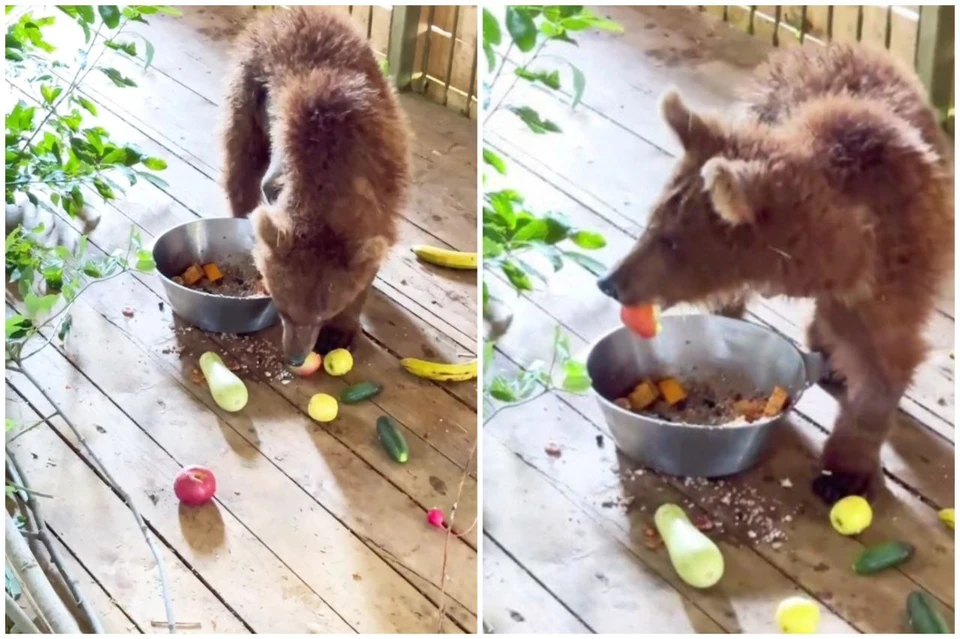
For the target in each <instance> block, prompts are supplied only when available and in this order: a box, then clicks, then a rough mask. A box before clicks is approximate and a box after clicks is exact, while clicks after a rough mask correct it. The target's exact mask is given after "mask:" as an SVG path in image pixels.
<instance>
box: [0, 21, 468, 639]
mask: <svg viewBox="0 0 960 639" xmlns="http://www.w3.org/2000/svg"><path fill="white" fill-rule="evenodd" d="M183 12H184V16H183V18H181V19H179V20H174V19H165V18H159V17H155V16H151V18H153V19H151V25H150V26H149V27H143V28H142V32H143V33H144V34H145V35H146V36H147V37H148V38H149V39H150V40H151V41H152V42H153V43H154V45H155V46H156V51H157V54H156V58H155V60H154V66H153V68H152V69H151V70H150V71H148V72H147V73H146V74H141V72H140V71H139V70H138V69H137V68H136V66H135V65H133V64H130V63H129V62H127V61H124V60H123V59H122V58H119V57H117V59H116V60H115V61H114V65H115V66H116V67H117V68H118V69H120V70H121V71H122V72H124V73H125V74H127V75H129V76H130V77H133V78H135V79H136V80H137V82H138V85H139V86H138V87H137V88H131V89H123V90H119V89H116V88H114V87H113V86H112V85H111V84H110V83H109V81H108V80H107V79H106V77H105V76H103V75H101V74H92V75H91V76H90V79H89V80H90V81H89V83H88V84H87V85H86V86H85V89H84V90H85V91H87V92H88V93H89V95H90V96H93V97H95V98H96V101H97V103H98V104H99V105H100V121H101V122H102V123H103V125H104V126H106V127H107V128H108V129H109V130H110V131H111V133H112V134H113V136H114V137H115V138H116V139H117V140H121V141H123V142H129V143H133V144H136V145H138V146H140V147H141V148H142V149H143V150H144V151H146V152H147V153H148V154H149V155H151V156H156V157H161V158H164V159H166V161H167V162H168V164H169V168H168V169H167V170H166V171H165V173H164V175H163V177H164V179H165V180H166V181H167V182H168V183H169V188H167V189H159V188H156V187H154V186H152V185H150V184H147V183H145V182H140V183H138V184H137V186H136V187H133V188H132V189H131V190H130V191H129V193H128V196H127V197H125V198H124V199H122V200H120V201H117V202H116V204H115V206H113V207H111V208H109V209H108V210H106V211H105V214H104V219H103V221H102V222H101V225H100V226H99V227H98V229H97V230H96V231H95V232H94V234H93V235H92V244H94V245H95V248H96V250H102V251H107V252H109V251H113V250H114V249H116V248H118V247H126V241H127V236H128V234H129V229H130V226H131V224H135V225H136V226H137V227H138V228H139V229H140V231H141V232H142V234H143V237H144V239H145V241H148V240H149V239H150V238H152V237H154V236H156V235H157V234H158V233H160V232H162V231H163V230H164V229H166V228H167V227H169V226H172V225H174V224H178V223H181V222H184V221H188V220H192V219H196V218H198V217H219V216H224V215H228V209H227V206H226V201H225V198H224V196H223V193H222V191H221V189H220V188H219V186H218V184H217V180H218V178H219V173H220V165H221V160H220V157H219V147H218V143H217V140H216V131H217V127H218V122H219V106H218V105H219V102H220V100H221V97H222V93H221V92H222V88H223V87H222V84H223V83H222V78H223V77H224V72H225V69H226V65H227V47H228V43H229V40H230V38H231V36H233V35H234V34H235V33H236V32H237V30H238V27H239V25H240V24H241V23H242V21H243V19H244V18H245V16H247V15H248V14H249V10H248V9H237V8H231V7H221V8H203V7H184V8H183ZM138 30H141V29H138ZM108 59H109V57H108ZM9 80H10V79H9V78H8V81H9ZM12 89H13V90H14V91H15V93H16V95H17V96H18V97H26V96H28V95H31V96H32V95H33V94H34V92H35V89H32V88H31V87H29V86H27V85H25V84H18V83H16V82H15V83H14V86H13V87H12ZM402 102H403V105H404V107H405V109H406V110H407V112H408V113H409V115H410V117H411V120H412V123H413V126H414V128H415V130H416V140H415V146H414V175H415V186H414V188H413V194H412V201H411V203H410V206H409V207H408V210H407V211H406V213H405V217H406V219H405V220H404V222H403V224H402V229H401V240H400V243H399V245H398V246H397V248H396V249H395V250H394V252H393V254H392V255H391V257H390V258H389V261H388V263H387V265H386V266H385V267H384V269H383V270H382V271H381V273H380V277H379V279H378V280H377V282H376V284H375V287H376V292H375V293H374V294H373V295H372V296H371V299H370V301H369V302H368V305H367V309H366V312H365V317H364V320H363V322H364V330H365V333H366V334H365V335H364V336H363V337H362V338H361V339H360V343H359V345H358V349H357V353H356V354H355V359H356V362H357V364H356V368H355V370H354V371H353V372H351V373H350V374H349V375H348V376H347V377H346V378H345V380H346V381H344V380H342V379H336V378H331V377H329V376H326V375H322V374H320V375H317V376H315V377H314V378H310V379H307V380H302V379H296V380H293V381H286V380H280V379H277V377H276V375H271V370H272V369H270V368H266V367H264V366H263V365H261V362H260V361H259V360H260V359H261V357H262V353H263V352H265V350H273V344H275V343H277V338H278V336H279V332H278V328H277V327H274V329H271V330H269V331H267V332H266V333H265V334H263V335H260V336H258V337H257V338H256V339H250V340H238V339H236V338H233V339H231V338H228V337H227V336H223V335H212V334H203V333H201V332H200V331H197V330H184V327H183V326H182V325H180V323H179V322H178V321H177V320H175V319H174V316H173V315H172V313H171V311H170V308H169V306H168V305H165V304H164V301H165V296H164V294H163V291H162V289H161V286H160V282H159V281H158V279H157V278H156V277H155V276H143V277H141V276H136V277H134V276H125V277H123V278H119V279H116V280H112V281H109V282H106V283H103V284H100V285H98V286H95V287H93V288H91V289H90V290H89V291H88V292H87V293H86V294H84V295H83V297H82V298H81V301H80V302H78V304H77V306H76V309H75V311H74V321H73V333H72V335H71V337H70V339H69V340H68V344H67V346H66V347H65V348H62V349H60V348H54V347H49V348H47V349H46V350H45V351H44V352H43V353H42V354H41V355H38V356H37V357H35V358H32V359H30V360H29V361H28V362H27V368H28V369H29V370H30V371H32V373H33V374H34V375H36V376H37V377H38V378H39V379H40V380H42V384H43V386H44V387H45V390H46V391H47V392H48V393H49V394H50V395H51V396H52V397H53V398H54V399H55V401H56V402H57V403H58V404H59V405H60V406H61V407H62V408H63V410H64V411H65V413H66V414H67V415H69V416H70V417H71V419H72V420H73V421H74V422H75V423H76V424H77V425H78V426H79V427H80V429H81V430H82V432H83V436H84V437H85V438H86V439H87V441H88V443H89V444H90V445H91V446H92V447H93V449H94V450H95V451H96V454H97V455H98V456H99V457H100V458H101V459H102V460H104V462H105V463H106V464H107V465H108V466H109V468H110V470H111V472H112V473H113V474H114V475H115V476H116V477H117V479H118V480H119V481H120V482H121V483H122V485H123V486H124V487H125V489H126V490H127V491H128V492H129V493H130V494H131V495H132V498H133V500H134V502H135V503H136V505H137V507H138V508H139V509H140V510H141V512H142V513H143V514H144V517H145V518H146V520H147V523H148V525H149V527H150V530H151V532H152V534H153V535H155V536H156V538H157V539H158V540H159V542H160V544H161V549H162V553H163V556H164V559H165V561H166V566H167V571H168V573H169V575H170V579H171V582H172V585H171V590H172V595H173V605H174V611H175V614H176V618H177V620H178V621H180V622H187V623H193V622H199V624H200V627H199V631H201V632H282V633H306V632H330V631H337V632H385V633H389V632H435V631H436V630H437V627H438V621H439V616H438V605H437V602H438V600H439V592H440V590H439V584H440V579H441V577H440V574H441V561H442V556H443V548H444V535H443V534H442V533H440V532H438V531H437V530H436V529H434V528H431V527H430V526H428V525H427V523H426V516H425V513H426V510H427V509H429V508H431V507H435V506H436V507H441V508H443V509H444V511H445V512H447V513H449V512H450V509H451V506H452V504H453V502H454V500H455V499H456V493H457V487H458V485H459V484H460V483H461V478H462V476H463V474H464V472H463V471H464V469H465V468H467V469H468V470H469V475H468V476H467V477H466V481H465V485H464V490H463V496H462V498H461V499H460V503H459V510H458V517H457V522H458V524H459V526H460V527H461V528H466V527H467V526H469V524H470V522H471V521H473V519H474V517H475V515H476V512H477V486H476V462H475V461H474V462H472V463H470V464H469V466H468V459H469V457H470V451H471V448H472V447H473V444H474V441H475V438H476V392H477V388H476V384H475V383H473V382H470V383H464V384H459V385H446V386H442V387H441V386H440V385H437V384H434V383H431V382H428V381H425V380H420V379H417V378H414V377H412V376H410V375H408V374H406V373H405V372H404V371H403V370H402V369H401V368H400V366H399V363H398V359H399V358H400V357H407V356H416V357H426V358H430V359H445V360H447V361H459V360H463V359H464V358H472V357H474V356H475V352H476V346H475V344H476V297H477V294H476V284H475V275H474V274H473V273H454V274H452V275H451V274H450V273H449V272H448V271H441V270H439V269H434V268H431V267H427V266H424V265H422V264H420V263H418V262H417V261H416V259H415V258H414V257H413V255H412V254H411V253H410V251H409V250H408V247H409V246H410V245H411V244H414V243H431V244H436V245H440V246H447V247H452V248H456V249H460V250H476V236H477V232H476V224H477V216H476V211H475V202H476V135H475V131H476V123H475V122H472V121H470V120H468V119H466V118H463V117H462V116H459V115H458V114H456V113H454V112H452V111H450V110H447V109H444V108H442V107H440V106H436V105H433V104H431V103H428V102H426V101H425V100H422V99H420V98H418V97H413V96H404V97H403V98H402ZM92 199H93V198H91V201H92ZM124 308H130V309H133V314H132V317H128V316H126V315H125V314H124V313H123V309H124ZM181 350H183V351H184V352H183V354H182V355H180V354H179V353H180V351H181ZM205 350H215V351H218V352H220V353H222V354H224V358H225V359H227V360H231V361H237V362H239V363H241V364H244V365H247V366H249V369H245V372H244V373H243V376H244V377H245V380H246V381H247V385H248V388H249V392H250V400H249V404H248V407H247V408H246V409H245V410H244V411H243V412H241V413H238V414H228V413H224V412H222V411H221V410H219V409H218V408H216V406H215V405H214V404H213V403H212V401H211V399H210V396H209V393H208V391H207V389H206V387H205V385H203V384H199V385H198V384H197V383H195V382H194V381H193V380H192V377H191V372H192V371H193V370H194V369H195V367H196V366H197V357H198V356H199V354H200V353H202V352H203V351H205ZM363 379H374V380H378V381H380V382H382V383H383V384H384V386H385V390H384V392H383V393H382V394H381V395H380V396H378V397H377V398H376V399H375V400H374V401H373V402H370V403H364V404H359V405H355V406H349V407H346V406H345V407H342V408H341V416H340V418H339V419H337V421H335V422H333V423H332V424H330V425H328V426H320V425H318V424H316V423H314V422H313V421H312V420H310V419H309V418H308V417H307V415H306V405H307V399H308V398H309V397H310V396H311V395H312V394H314V393H317V392H329V393H333V394H337V393H338V392H339V391H340V390H341V389H342V388H343V387H344V386H345V385H346V384H347V383H351V382H357V381H360V380H363ZM6 408H7V416H8V418H13V419H18V420H19V421H20V422H21V423H23V424H29V423H32V422H34V421H36V420H37V419H38V417H40V416H45V415H49V414H50V412H51V411H52V408H51V406H49V405H48V404H47V403H46V402H45V401H44V400H43V398H42V397H40V396H39V394H38V393H37V391H36V389H35V388H33V387H31V386H30V384H29V383H27V382H26V380H25V379H23V378H22V377H18V376H16V375H10V374H8V375H7V394H6ZM385 413H386V414H389V415H392V416H393V417H394V418H395V419H396V420H397V421H398V422H399V423H400V424H402V426H403V428H404V431H405V433H406V437H407V439H408V442H409V444H410V447H411V459H410V462H409V463H407V464H406V465H403V466H400V465H397V464H395V463H394V462H392V461H391V460H390V459H389V458H388V457H387V456H386V455H385V454H384V452H383V451H382V450H381V449H380V447H379V445H378V443H377V441H376V433H375V429H374V423H375V421H376V419H377V417H378V416H380V415H382V414H385ZM10 449H11V450H12V451H13V452H14V454H15V455H16V457H17V458H18V460H19V462H20V464H21V465H22V466H23V467H24V470H25V472H26V474H27V476H28V477H29V479H30V481H31V482H32V484H33V487H34V488H35V489H36V490H39V491H42V492H45V493H50V494H52V495H53V496H54V497H53V499H52V500H49V503H46V504H45V511H46V517H47V519H48V521H49V524H50V526H51V528H52V529H53V530H54V532H55V534H56V536H57V538H58V539H59V540H60V542H62V545H63V546H64V547H65V548H66V550H67V554H68V555H69V557H70V562H71V564H72V565H73V568H74V570H75V575H76V576H77V577H78V578H79V580H80V581H81V583H82V585H83V586H84V588H85V591H86V593H87V595H88V596H89V597H90V598H91V599H93V601H94V602H95V605H96V608H97V609H98V611H99V612H100V613H101V614H102V615H103V620H104V623H105V625H106V626H107V629H108V631H112V632H165V628H163V627H161V628H154V627H153V626H152V622H154V621H159V620H162V619H164V614H163V605H162V601H161V598H160V594H159V589H158V577H157V571H156V568H155V564H154V562H153V560H152V558H151V556H150V554H149V551H148V548H147V546H146V544H145V543H144V542H143V539H142V538H141V536H140V533H139V531H138V530H137V529H136V526H135V523H134V520H133V518H132V517H131V516H130V513H129V512H128V511H127V510H126V508H125V507H124V505H123V504H122V502H121V501H120V499H119V498H118V497H117V496H116V495H115V494H114V493H113V492H112V491H111V490H110V488H108V486H107V485H106V484H105V483H104V482H103V481H101V480H100V478H99V477H98V476H97V475H96V474H95V473H94V472H93V471H92V470H91V468H90V466H89V465H88V463H87V460H86V459H85V455H84V454H83V453H81V452H79V451H78V444H77V442H76V441H75V440H74V438H73V436H72V435H71V434H70V433H69V431H68V430H67V429H66V428H65V427H64V425H63V424H62V423H61V422H60V421H59V420H57V419H54V420H52V424H51V426H50V427H46V426H43V427H40V428H34V429H32V430H31V431H29V432H27V433H25V434H23V436H21V437H18V438H17V439H16V440H15V442H14V443H13V444H12V445H11V447H10ZM188 464H203V465H207V466H209V467H210V468H212V469H213V470H214V472H215V473H216V475H217V480H218V483H219V488H218V493H217V501H216V503H215V504H214V505H212V506H209V507H204V508H201V509H178V504H177V500H176V498H175V496H174V495H173V491H172V481H173V477H174V475H175V474H176V472H177V471H178V470H179V469H180V467H181V466H184V465H188ZM476 547H477V533H476V532H475V531H474V532H471V533H469V534H467V535H465V536H464V537H463V538H453V539H451V542H450V547H449V558H448V560H447V574H448V578H447V582H446V588H445V591H446V611H447V618H446V622H445V624H444V630H445V631H446V632H454V633H457V632H464V631H466V632H470V631H475V629H476V627H477V623H476V616H477V571H478V565H477V553H476Z"/></svg>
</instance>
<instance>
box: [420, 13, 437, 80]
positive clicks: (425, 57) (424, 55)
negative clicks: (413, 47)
mask: <svg viewBox="0 0 960 639" xmlns="http://www.w3.org/2000/svg"><path fill="white" fill-rule="evenodd" d="M436 12H437V7H435V6H431V7H430V8H429V9H428V10H427V19H426V24H425V25H423V24H422V23H421V26H424V30H423V31H421V30H420V28H419V27H418V29H417V41H418V43H417V49H418V50H419V53H420V59H419V60H417V62H416V67H415V68H416V69H418V70H419V74H420V75H419V79H418V81H417V91H418V92H419V93H424V92H425V91H426V90H427V64H428V63H429V60H430V45H431V44H432V42H433V40H432V38H431V35H432V31H433V19H434V17H435V16H436ZM421 38H422V44H420V41H421Z"/></svg>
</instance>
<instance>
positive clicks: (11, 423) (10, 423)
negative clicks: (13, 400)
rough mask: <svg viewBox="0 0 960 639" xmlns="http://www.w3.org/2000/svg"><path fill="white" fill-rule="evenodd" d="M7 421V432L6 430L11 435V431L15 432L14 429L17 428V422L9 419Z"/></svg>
mask: <svg viewBox="0 0 960 639" xmlns="http://www.w3.org/2000/svg"><path fill="white" fill-rule="evenodd" d="M5 419H6V420H7V423H6V426H7V430H6V432H8V433H9V432H10V431H11V430H13V429H14V428H16V427H17V422H15V421H13V420H12V419H10V418H9V417H7V418H5Z"/></svg>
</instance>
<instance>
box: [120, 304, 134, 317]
mask: <svg viewBox="0 0 960 639" xmlns="http://www.w3.org/2000/svg"><path fill="white" fill-rule="evenodd" d="M121 312H122V313H123V316H124V317H133V309H132V308H130V307H129V306H126V307H124V309H123V310H122V311H121Z"/></svg>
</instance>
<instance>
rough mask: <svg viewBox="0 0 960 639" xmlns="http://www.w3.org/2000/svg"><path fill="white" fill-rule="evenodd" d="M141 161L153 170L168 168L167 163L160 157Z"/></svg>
mask: <svg viewBox="0 0 960 639" xmlns="http://www.w3.org/2000/svg"><path fill="white" fill-rule="evenodd" d="M141 161H142V162H143V165H144V166H145V167H147V168H148V169H150V170H151V171H162V170H164V169H165V168H167V163H166V162H165V161H164V160H161V159H160V158H144V159H143V160H141Z"/></svg>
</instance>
